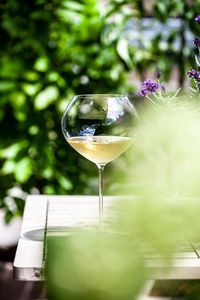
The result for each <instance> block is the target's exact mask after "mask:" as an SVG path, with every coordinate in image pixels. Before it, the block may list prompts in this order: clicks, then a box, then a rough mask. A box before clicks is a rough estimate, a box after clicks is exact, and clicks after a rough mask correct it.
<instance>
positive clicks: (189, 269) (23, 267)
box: [14, 195, 200, 281]
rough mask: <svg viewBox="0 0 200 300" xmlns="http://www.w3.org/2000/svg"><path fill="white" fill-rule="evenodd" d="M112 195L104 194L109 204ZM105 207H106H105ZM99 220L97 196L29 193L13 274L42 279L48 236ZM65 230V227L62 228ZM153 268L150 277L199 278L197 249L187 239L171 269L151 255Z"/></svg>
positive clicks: (107, 204)
mask: <svg viewBox="0 0 200 300" xmlns="http://www.w3.org/2000/svg"><path fill="white" fill-rule="evenodd" d="M112 201H113V197H105V201H104V203H105V205H106V207H108V206H109V205H110V204H111V202H112ZM106 207H105V211H106ZM86 224H87V225H90V224H98V197H97V196H46V195H31V196H28V197H27V200H26V205H25V211H24V216H23V222H22V228H21V235H20V239H19V242H18V246H17V251H16V255H15V260H14V276H15V278H16V279H18V280H35V281H38V280H43V272H42V270H43V267H44V257H45V239H46V236H48V234H51V233H52V232H53V231H54V228H55V227H57V228H60V229H61V230H60V234H62V229H63V227H66V226H67V227H68V229H69V230H70V229H71V228H74V227H80V226H84V225H86ZM63 232H64V231H63ZM148 265H149V267H150V268H152V269H153V270H154V272H153V274H154V275H152V278H151V279H153V280H154V279H200V258H199V252H198V249H193V248H192V246H191V245H190V244H189V243H188V246H187V250H186V251H184V252H183V253H181V254H178V255H177V258H176V260H175V262H174V267H173V269H172V270H171V271H170V272H169V271H167V267H166V266H163V264H162V263H161V262H160V261H159V259H155V258H152V259H149V260H148Z"/></svg>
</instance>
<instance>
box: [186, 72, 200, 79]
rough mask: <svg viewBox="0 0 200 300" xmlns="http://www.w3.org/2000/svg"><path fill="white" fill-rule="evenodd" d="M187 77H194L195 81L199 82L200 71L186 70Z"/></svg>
mask: <svg viewBox="0 0 200 300" xmlns="http://www.w3.org/2000/svg"><path fill="white" fill-rule="evenodd" d="M187 75H188V77H190V78H194V79H195V80H196V81H198V82H200V72H199V71H197V70H195V69H192V70H190V71H188V72H187Z"/></svg>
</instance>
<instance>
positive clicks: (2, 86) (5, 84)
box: [0, 81, 16, 92]
mask: <svg viewBox="0 0 200 300" xmlns="http://www.w3.org/2000/svg"><path fill="white" fill-rule="evenodd" d="M15 87H16V83H15V82H12V81H1V82H0V92H9V91H10V90H12V89H14V88H15Z"/></svg>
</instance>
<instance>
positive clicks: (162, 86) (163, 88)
mask: <svg viewBox="0 0 200 300" xmlns="http://www.w3.org/2000/svg"><path fill="white" fill-rule="evenodd" d="M160 88H161V91H162V92H163V93H165V92H166V87H165V85H164V84H163V83H162V84H161V85H160Z"/></svg>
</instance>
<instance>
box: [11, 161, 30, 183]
mask: <svg viewBox="0 0 200 300" xmlns="http://www.w3.org/2000/svg"><path fill="white" fill-rule="evenodd" d="M32 170H33V165H32V160H31V159H30V158H29V157H24V158H23V159H22V160H20V161H19V162H17V163H16V164H15V170H14V175H15V178H16V180H17V181H18V182H20V183H24V182H26V181H27V180H28V179H29V178H30V177H31V175H32Z"/></svg>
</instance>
